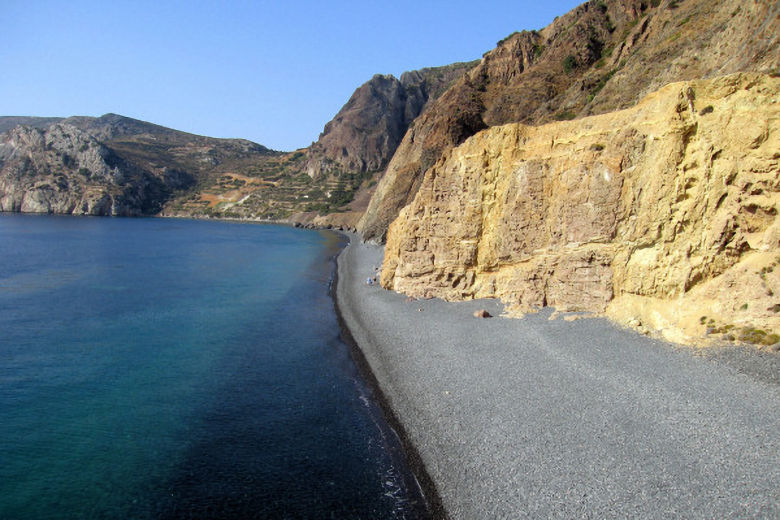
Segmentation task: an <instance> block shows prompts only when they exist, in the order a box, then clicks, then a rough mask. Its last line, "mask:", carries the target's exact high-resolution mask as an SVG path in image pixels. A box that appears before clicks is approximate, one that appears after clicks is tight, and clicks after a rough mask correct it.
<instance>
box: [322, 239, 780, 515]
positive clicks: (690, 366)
mask: <svg viewBox="0 0 780 520" xmlns="http://www.w3.org/2000/svg"><path fill="white" fill-rule="evenodd" d="M348 236H349V237H350V243H349V244H348V245H347V246H346V247H345V249H344V250H342V252H341V254H340V255H339V257H338V259H337V277H338V278H337V282H336V291H335V293H336V294H335V298H334V299H335V301H336V307H337V313H338V315H339V320H340V322H341V323H342V327H343V328H344V329H345V333H344V336H345V338H346V340H347V341H348V342H349V343H351V346H352V347H353V350H354V351H355V352H356V355H355V359H356V362H357V363H358V364H359V365H361V369H362V370H363V372H364V373H366V374H367V378H368V379H369V381H370V383H371V384H372V385H373V386H375V388H376V389H378V392H377V394H378V396H379V400H380V402H381V406H382V407H383V409H384V410H385V413H386V415H387V416H388V417H389V419H390V422H391V424H392V425H393V426H394V427H395V428H396V431H397V432H398V433H399V435H400V436H401V438H402V444H403V446H404V448H405V449H406V450H407V456H408V458H409V460H410V462H411V465H412V467H413V470H414V471H415V473H416V475H417V477H418V479H419V480H420V484H421V485H422V487H423V489H424V492H425V495H426V498H427V499H428V500H429V501H430V503H431V506H432V507H431V508H432V510H433V514H434V515H435V517H436V518H452V519H456V518H464V519H465V518H518V517H571V516H578V517H580V516H600V517H615V516H619V517H622V516H640V517H641V516H652V515H658V514H662V515H664V516H670V517H682V516H686V517H690V516H693V517H707V516H710V517H712V516H714V517H718V516H721V517H722V516H741V517H762V516H772V515H773V514H777V513H779V512H780V511H779V509H780V506H778V504H777V500H776V498H777V497H776V491H775V485H774V484H775V483H776V481H777V479H778V478H780V455H778V453H780V443H779V442H778V440H777V439H776V438H775V435H774V432H776V431H777V429H778V427H780V413H778V411H777V409H778V407H777V406H776V405H777V403H778V402H780V385H778V384H777V381H776V378H775V377H773V376H772V375H771V374H769V375H766V377H761V374H758V375H756V374H754V373H752V372H751V370H750V369H749V366H750V365H751V363H752V364H754V365H755V364H756V361H758V362H761V361H762V360H763V359H772V360H774V359H775V358H776V357H775V358H772V357H766V358H763V357H762V358H761V359H758V360H756V359H755V356H753V354H749V355H747V357H746V358H745V359H747V361H745V359H742V360H741V361H739V360H738V361H737V362H736V363H735V362H734V361H733V356H731V355H728V354H722V353H720V354H718V355H714V356H712V355H708V354H706V353H705V354H701V352H699V351H696V350H694V349H690V348H679V347H675V346H674V345H672V344H669V343H665V342H662V341H658V340H654V339H651V338H647V337H644V336H641V335H638V334H636V333H633V332H631V331H627V330H624V329H621V328H619V327H617V326H615V325H614V324H612V323H611V322H609V321H607V320H606V319H603V318H592V319H587V320H577V321H573V322H568V321H565V320H562V319H557V320H549V319H548V317H549V314H550V313H549V312H544V311H543V312H540V313H539V314H537V315H531V316H528V317H526V318H524V319H522V320H510V319H502V318H493V319H477V318H474V317H473V316H472V313H473V312H474V311H475V310H477V309H481V308H485V309H487V310H488V311H489V312H490V313H491V314H492V315H494V316H497V315H499V314H500V313H501V308H502V307H501V304H500V303H499V302H496V301H484V300H483V301H471V302H461V303H448V302H444V301H441V300H424V301H421V300H416V301H409V300H407V299H406V298H405V297H404V296H403V295H400V294H396V293H393V292H390V291H385V290H383V289H381V288H380V287H379V286H377V285H373V286H369V285H366V284H365V280H366V277H368V276H371V275H372V273H373V269H374V267H376V266H379V265H380V264H381V261H382V248H381V247H379V246H375V245H369V244H363V243H360V240H359V238H358V237H357V235H354V234H349V235H348ZM740 355H743V354H740ZM756 355H758V354H756ZM724 356H725V358H728V359H726V360H725V361H724V359H723V357H724ZM743 357H745V356H743ZM748 358H749V359H748ZM774 366H777V365H776V364H775V365H774ZM744 367H748V368H747V369H744V370H743V369H741V368H744ZM770 372H771V370H770ZM746 454H749V456H748V455H746Z"/></svg>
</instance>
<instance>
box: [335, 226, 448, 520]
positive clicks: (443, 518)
mask: <svg viewBox="0 0 780 520" xmlns="http://www.w3.org/2000/svg"><path fill="white" fill-rule="evenodd" d="M338 233H339V234H340V235H341V236H342V237H343V238H344V239H345V240H346V244H345V245H344V247H343V248H342V249H341V251H340V252H339V254H338V255H336V257H335V258H334V262H335V268H334V271H333V285H332V292H331V295H332V297H333V306H334V309H335V311H336V319H337V320H338V324H339V328H340V329H341V338H342V341H343V342H344V344H345V345H347V347H349V350H350V353H351V355H352V360H353V361H354V362H355V365H356V366H357V368H358V371H359V372H360V374H361V375H362V376H363V379H364V380H365V382H366V384H367V385H368V387H369V388H370V389H371V392H372V393H373V395H374V399H375V400H376V402H377V404H378V405H379V408H380V409H381V410H382V414H383V415H384V418H385V421H386V422H387V423H388V425H389V426H390V428H391V429H392V430H393V432H394V433H395V434H396V436H397V437H398V440H399V441H400V443H401V448H402V450H403V455H404V458H405V459H406V464H407V465H408V466H409V469H410V470H411V471H412V474H413V476H414V478H415V484H416V485H417V486H418V487H419V489H420V490H421V491H422V495H423V498H424V500H425V506H426V508H427V509H428V512H429V513H430V515H431V519H432V520H449V516H447V513H446V511H445V509H444V506H443V504H442V501H441V497H440V496H439V492H438V490H437V489H436V484H435V482H434V481H433V479H432V478H431V476H430V474H429V473H428V470H427V469H426V467H425V464H424V462H423V460H422V457H421V456H420V453H419V451H418V450H417V447H416V446H415V445H414V443H412V441H411V439H410V438H409V435H408V433H407V432H406V428H405V427H404V425H403V423H402V422H401V420H400V419H399V417H398V416H397V415H396V413H395V411H394V410H393V408H392V406H391V405H390V402H389V401H388V399H387V396H386V395H385V394H384V392H383V391H382V387H381V385H380V384H379V380H378V379H377V377H376V374H374V371H373V370H372V369H371V364H370V363H369V362H368V360H367V359H366V356H365V354H364V352H363V350H362V349H361V348H360V345H359V344H358V343H357V341H355V338H354V336H353V335H352V331H351V329H350V328H349V326H348V325H347V323H346V320H345V318H344V316H343V314H342V312H341V306H340V304H339V300H340V298H339V271H340V270H341V265H343V262H340V261H339V258H340V257H341V255H342V254H343V253H344V251H345V250H346V249H347V248H348V247H350V245H351V244H352V243H353V242H354V241H356V240H359V238H358V236H357V234H355V233H350V232H345V231H339V232H338Z"/></svg>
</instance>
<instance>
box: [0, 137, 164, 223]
mask: <svg viewBox="0 0 780 520" xmlns="http://www.w3.org/2000/svg"><path fill="white" fill-rule="evenodd" d="M176 180H177V181H178V179H176ZM169 191H170V189H169V187H168V186H166V184H165V182H164V181H163V180H161V179H159V178H157V177H155V176H154V175H152V174H151V173H149V172H147V171H144V170H143V169H140V168H138V167H137V166H135V165H132V164H129V163H127V162H126V161H124V160H122V159H121V158H120V157H118V156H117V155H116V154H114V153H113V152H112V151H111V150H110V149H108V148H107V147H105V146H104V145H102V144H101V143H99V142H98V141H97V140H96V139H95V138H94V137H92V136H91V135H89V134H87V133H85V132H83V131H82V130H80V129H78V128H76V127H75V126H73V125H70V124H66V123H55V124H53V125H52V126H50V127H49V128H48V129H46V130H41V129H38V128H32V127H27V126H18V127H16V128H14V129H13V130H10V131H9V132H7V133H5V134H3V135H2V140H1V141H0V211H17V212H25V213H66V214H75V215H141V214H154V213H156V212H157V211H159V209H160V207H161V203H162V201H163V200H164V199H165V197H166V196H167V195H168V193H169Z"/></svg>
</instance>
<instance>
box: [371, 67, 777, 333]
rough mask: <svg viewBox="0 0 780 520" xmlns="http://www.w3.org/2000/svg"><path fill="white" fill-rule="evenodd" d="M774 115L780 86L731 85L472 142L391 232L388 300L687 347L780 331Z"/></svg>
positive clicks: (740, 78) (710, 84)
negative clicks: (530, 315)
mask: <svg viewBox="0 0 780 520" xmlns="http://www.w3.org/2000/svg"><path fill="white" fill-rule="evenodd" d="M778 100H780V79H778V78H776V77H771V76H769V75H761V74H743V75H739V74H738V75H731V76H724V77H721V78H716V79H713V80H700V81H691V82H683V83H675V84H671V85H669V86H666V87H664V88H662V89H661V90H659V91H658V92H655V93H653V94H651V95H649V96H647V97H646V98H645V99H643V100H642V101H641V102H640V103H639V104H638V105H637V106H635V107H633V108H630V109H627V110H623V111H618V112H612V113H608V114H603V115H600V116H593V117H588V118H584V119H581V120H578V121H571V122H559V123H550V124H546V125H542V126H536V127H534V126H526V125H522V124H508V125H504V126H500V127H495V128H491V129H488V130H485V131H482V132H479V133H478V134H477V135H475V136H473V137H472V138H470V139H468V140H466V141H465V142H464V143H463V144H462V145H460V146H458V147H456V148H454V149H453V150H452V151H451V152H449V153H447V154H445V155H444V156H443V157H442V158H441V159H440V160H439V161H438V162H437V163H436V164H435V165H434V166H433V167H431V168H430V169H429V170H428V171H427V173H426V174H425V177H424V179H423V180H422V183H421V185H420V188H419V190H418V191H417V194H416V196H415V197H414V200H413V202H412V203H411V204H410V205H409V206H407V207H405V208H404V209H403V210H402V211H401V214H400V216H399V217H398V219H397V220H395V221H394V222H393V224H392V225H391V226H390V230H389V232H388V237H387V246H386V250H385V261H384V264H383V269H382V285H383V286H384V287H386V288H389V289H394V290H396V291H400V292H403V293H406V294H408V295H411V296H415V297H428V296H437V297H441V298H445V299H449V300H459V299H468V298H481V297H498V298H501V299H502V300H503V301H504V302H506V303H507V304H508V305H509V309H510V311H511V312H514V313H522V312H527V311H530V310H533V309H536V308H539V307H542V306H554V307H556V308H557V309H559V310H565V311H590V312H598V313H603V312H606V313H608V314H609V315H610V316H613V317H615V318H617V319H618V320H620V321H622V322H624V323H631V324H633V325H635V326H637V327H639V326H642V327H646V328H648V329H653V330H659V331H660V333H661V334H664V335H665V336H666V337H667V338H669V339H672V340H675V341H682V342H685V341H689V340H690V339H691V338H694V337H697V336H701V335H702V334H704V332H705V327H706V323H705V322H708V321H711V320H713V319H714V320H715V322H716V323H719V324H724V323H731V324H733V325H735V326H751V327H760V328H762V329H766V330H775V331H776V330H780V318H778V314H777V311H776V310H772V309H773V308H774V309H776V308H777V307H774V305H775V304H776V303H778V301H776V300H777V298H776V297H775V296H774V295H775V294H779V295H780V276H778V274H777V273H775V270H774V266H775V265H776V264H780V224H778V220H777V218H776V215H777V209H778V202H780V195H778V192H780V154H778V150H780V136H778V117H779V116H780V104H778ZM779 270H780V268H779ZM743 300H744V301H743ZM670 302H672V304H670ZM745 303H747V305H744V304H745ZM743 307H744V308H743ZM702 316H705V317H706V319H705V320H702Z"/></svg>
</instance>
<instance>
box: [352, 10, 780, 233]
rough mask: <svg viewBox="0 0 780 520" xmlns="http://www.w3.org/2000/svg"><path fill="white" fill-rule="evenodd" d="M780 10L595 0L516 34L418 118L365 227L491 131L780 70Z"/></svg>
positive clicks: (370, 229) (378, 229)
mask: <svg viewBox="0 0 780 520" xmlns="http://www.w3.org/2000/svg"><path fill="white" fill-rule="evenodd" d="M779 15H780V6H779V5H778V4H777V3H776V2H773V1H770V0H757V1H754V2H743V1H737V0H724V1H720V2H711V1H710V0H684V1H674V0H663V1H651V2H648V1H639V0H592V1H589V2H586V3H584V4H582V5H580V6H579V7H577V8H575V9H573V10H572V11H570V12H569V13H567V14H565V15H563V16H561V17H559V18H557V19H556V20H555V21H554V22H553V23H552V24H550V25H549V26H548V27H546V28H544V29H542V30H540V31H530V32H528V31H523V32H521V33H515V34H513V35H510V36H509V37H507V38H506V39H504V40H502V41H501V42H499V43H498V46H497V47H496V48H495V49H493V50H492V51H490V52H488V53H486V54H485V55H484V57H483V59H482V60H481V62H480V63H479V64H478V65H477V66H476V67H474V68H473V69H472V70H471V71H469V73H468V74H467V75H466V76H464V77H462V78H461V79H459V80H458V81H457V82H456V83H455V84H454V85H453V86H452V87H451V88H450V89H449V90H448V91H447V92H445V93H444V94H443V95H442V96H441V97H440V98H438V99H437V100H436V101H435V102H433V103H431V105H430V106H429V107H428V109H427V110H426V111H425V112H424V113H423V114H422V115H421V116H420V117H419V118H418V119H417V120H415V121H414V123H413V124H412V125H410V128H409V130H408V131H407V133H406V135H405V136H404V138H403V140H402V141H401V143H400V145H399V147H398V150H397V152H396V153H395V154H394V155H393V158H392V159H391V161H390V163H389V165H388V167H387V171H386V173H385V175H384V176H383V178H382V179H381V181H380V182H379V185H378V187H377V189H376V192H375V193H374V195H373V197H372V199H371V201H370V204H369V206H368V208H367V210H366V213H365V215H364V217H363V218H362V220H361V221H360V224H359V230H360V231H362V233H363V236H364V238H365V239H375V240H380V241H381V240H383V239H384V237H385V233H386V232H387V227H388V225H389V224H390V222H392V220H393V219H394V218H395V217H396V216H397V215H398V212H399V211H400V209H401V208H403V207H404V206H405V205H407V204H409V203H410V202H411V201H412V200H413V198H414V196H415V194H416V192H417V190H418V188H419V186H420V183H421V180H422V178H423V175H424V174H425V172H426V171H427V170H428V169H429V168H430V167H431V166H432V165H433V164H434V163H435V162H436V161H437V160H438V158H439V157H441V156H442V155H443V154H445V153H447V152H448V150H450V149H451V148H452V147H454V146H457V145H459V144H460V143H462V142H463V141H464V140H465V139H467V138H468V137H470V136H472V135H474V134H475V133H477V132H479V131H480V130H483V129H485V128H489V127H493V126H497V125H502V124H506V123H510V122H522V123H526V124H541V123H545V122H549V121H554V120H569V119H577V118H581V117H585V116H588V115H593V114H602V113H607V112H610V111H613V110H617V109H622V108H626V107H630V106H632V105H634V104H635V103H636V102H637V101H638V100H639V99H641V98H642V97H643V96H645V95H647V94H648V93H650V92H653V91H655V90H657V89H658V88H660V87H662V86H663V85H666V84H668V83H671V82H675V81H681V80H690V79H697V78H707V77H716V76H721V75H724V74H730V73H734V72H741V71H763V72H769V71H771V70H778V69H780V61H779V59H778V52H777V48H778V34H780V21H778V20H779V19H780V18H779Z"/></svg>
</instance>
